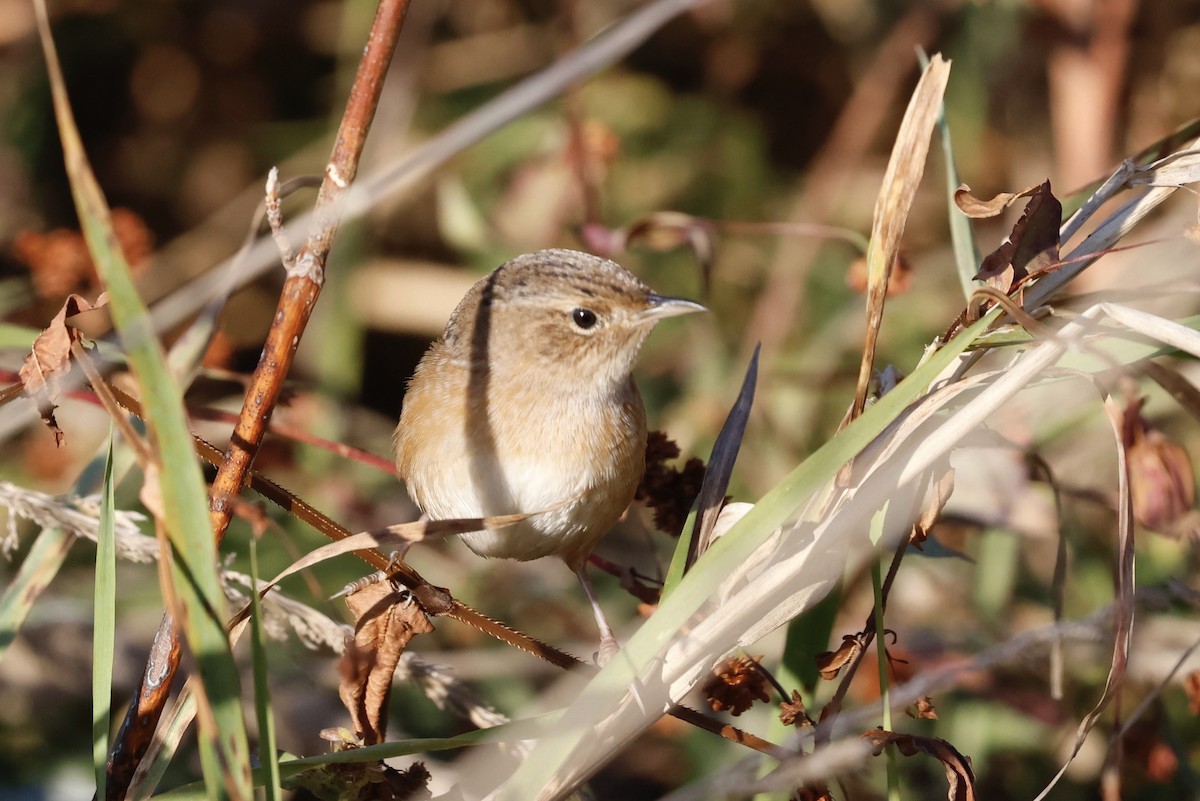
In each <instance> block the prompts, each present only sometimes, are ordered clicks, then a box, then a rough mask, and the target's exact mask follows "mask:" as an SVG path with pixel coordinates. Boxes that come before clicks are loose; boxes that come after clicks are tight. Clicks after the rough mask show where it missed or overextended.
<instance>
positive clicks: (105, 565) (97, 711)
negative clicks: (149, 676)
mask: <svg viewBox="0 0 1200 801" xmlns="http://www.w3.org/2000/svg"><path fill="white" fill-rule="evenodd" d="M115 483H116V482H115V481H114V480H113V433H112V427H111V425H110V426H109V431H108V455H107V456H106V457H105V460H104V486H103V488H102V489H101V495H100V525H99V526H98V527H97V529H96V534H97V538H96V591H95V604H94V608H93V613H92V620H93V623H92V763H93V767H94V768H95V769H96V797H97V798H104V797H105V778H106V771H105V763H106V762H107V761H108V732H109V721H110V718H111V715H112V670H113V652H114V650H115V648H116V635H117V538H116V531H115V529H116V519H115V514H114V510H113V503H114V501H113V485H114V484H115Z"/></svg>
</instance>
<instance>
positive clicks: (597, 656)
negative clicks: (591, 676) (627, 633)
mask: <svg viewBox="0 0 1200 801" xmlns="http://www.w3.org/2000/svg"><path fill="white" fill-rule="evenodd" d="M620 650H621V645H620V643H618V642H617V638H616V637H612V636H609V637H601V639H600V650H599V651H597V652H596V653H594V654H592V658H593V659H594V660H596V664H597V665H598V666H599V667H604V666H605V665H607V664H608V663H609V662H611V661H612V659H613V657H614V656H616V655H617V652H619V651H620Z"/></svg>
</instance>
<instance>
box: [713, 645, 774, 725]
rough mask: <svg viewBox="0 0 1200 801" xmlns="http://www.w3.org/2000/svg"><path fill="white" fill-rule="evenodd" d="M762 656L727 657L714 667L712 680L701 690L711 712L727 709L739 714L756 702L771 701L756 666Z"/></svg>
mask: <svg viewBox="0 0 1200 801" xmlns="http://www.w3.org/2000/svg"><path fill="white" fill-rule="evenodd" d="M760 659H762V657H761V656H756V657H747V656H738V657H730V658H729V659H726V660H725V661H724V662H722V663H721V664H719V665H717V666H716V667H715V668H713V675H712V678H710V679H709V680H708V682H707V683H706V684H705V685H704V689H703V690H702V691H701V692H703V693H704V697H705V698H706V699H707V700H708V704H709V706H711V707H712V710H713V712H723V711H725V710H727V709H728V710H729V711H730V712H731V713H732V714H734V715H740V714H742V713H743V712H745V711H746V710H747V709H749V708H750V707H752V706H753V705H754V702H755V701H763V702H766V701H770V700H771V695H770V693H768V692H767V679H766V677H765V676H764V675H763V672H762V670H761V669H760V668H759V666H758V661H759V660H760Z"/></svg>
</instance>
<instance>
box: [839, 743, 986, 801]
mask: <svg viewBox="0 0 1200 801" xmlns="http://www.w3.org/2000/svg"><path fill="white" fill-rule="evenodd" d="M863 739H864V740H866V741H867V742H868V743H870V744H871V748H872V749H873V750H874V752H875V756H879V755H880V754H881V753H883V749H884V748H885V747H887V746H889V745H894V746H896V750H898V751H899V752H900V753H901V754H903V755H904V756H913V755H914V754H928V755H929V756H931V757H933V758H934V759H936V760H937V761H938V762H941V763H942V767H943V768H945V770H946V782H947V784H948V785H949V789H948V791H947V793H946V798H947V799H949V801H975V772H974V771H973V770H971V760H970V759H968V758H967V757H965V756H963V755H962V754H960V753H959V752H958V749H956V748H955V747H954V746H952V745H950V743H948V742H946V741H945V740H941V739H938V738H937V737H919V736H917V735H915V734H899V733H897V732H892V731H885V730H883V729H875V730H873V731H869V732H865V733H864V734H863Z"/></svg>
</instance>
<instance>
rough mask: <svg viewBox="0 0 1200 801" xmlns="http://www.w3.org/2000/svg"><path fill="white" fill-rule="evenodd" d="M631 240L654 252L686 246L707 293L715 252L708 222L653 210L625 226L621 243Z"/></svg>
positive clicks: (684, 215) (711, 231)
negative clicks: (698, 269) (690, 252)
mask: <svg viewBox="0 0 1200 801" xmlns="http://www.w3.org/2000/svg"><path fill="white" fill-rule="evenodd" d="M633 242H640V243H641V244H642V245H644V246H646V247H648V248H650V249H651V250H654V251H658V252H662V251H667V250H674V249H675V248H678V247H681V246H683V245H687V247H688V248H689V249H690V250H691V251H692V256H693V257H695V259H696V264H697V265H699V267H700V275H701V278H702V279H703V281H704V288H705V291H706V292H707V289H708V287H709V286H710V284H711V279H712V268H713V260H714V254H715V253H716V246H715V244H714V243H713V224H712V222H710V221H709V220H705V219H703V218H700V217H693V216H691V215H690V214H683V213H682V212H678V211H657V212H655V213H653V214H650V215H648V216H646V217H643V218H641V219H640V220H637V221H636V222H634V223H633V224H632V225H630V226H629V227H628V228H626V229H625V235H624V245H625V246H626V247H628V246H629V245H630V244H631V243H633Z"/></svg>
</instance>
